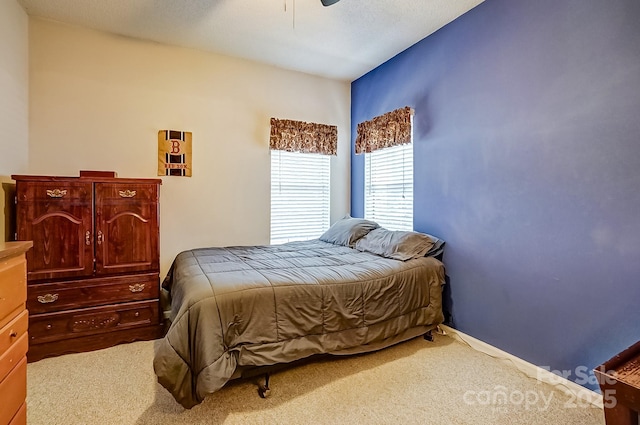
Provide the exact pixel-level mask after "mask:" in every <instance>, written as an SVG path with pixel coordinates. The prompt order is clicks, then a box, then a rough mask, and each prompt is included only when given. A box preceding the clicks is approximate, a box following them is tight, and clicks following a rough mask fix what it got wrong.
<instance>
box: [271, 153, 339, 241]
mask: <svg viewBox="0 0 640 425" xmlns="http://www.w3.org/2000/svg"><path fill="white" fill-rule="evenodd" d="M330 159H331V157H330V156H328V155H320V154H313V153H299V152H286V151H279V150H272V151H271V244H274V245H275V244H281V243H285V242H291V241H299V240H308V239H314V238H317V237H319V236H320V235H322V233H323V232H324V231H325V230H327V229H328V228H329V201H330V198H329V187H330V181H329V173H330V164H331V163H330Z"/></svg>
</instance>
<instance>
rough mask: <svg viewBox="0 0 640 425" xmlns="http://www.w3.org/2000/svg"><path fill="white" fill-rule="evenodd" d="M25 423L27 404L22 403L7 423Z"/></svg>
mask: <svg viewBox="0 0 640 425" xmlns="http://www.w3.org/2000/svg"><path fill="white" fill-rule="evenodd" d="M26 423H27V404H26V403H22V406H20V409H19V410H18V413H16V415H15V416H14V417H13V419H11V422H9V425H25V424H26Z"/></svg>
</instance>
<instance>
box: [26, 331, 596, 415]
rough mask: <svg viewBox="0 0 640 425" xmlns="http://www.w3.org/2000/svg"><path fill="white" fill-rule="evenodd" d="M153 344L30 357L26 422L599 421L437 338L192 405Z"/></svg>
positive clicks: (246, 384) (588, 410)
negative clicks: (267, 393)
mask: <svg viewBox="0 0 640 425" xmlns="http://www.w3.org/2000/svg"><path fill="white" fill-rule="evenodd" d="M153 349H154V341H148V342H136V343H132V344H123V345H119V346H116V347H112V348H108V349H106V350H99V351H94V352H91V353H81V354H71V355H66V356H61V357H56V358H50V359H44V360H41V361H39V362H36V363H30V364H29V366H28V394H27V403H28V404H27V406H28V410H27V412H28V413H27V415H28V423H29V424H30V425H40V424H61V425H62V424H64V425H74V424H82V425H88V424H114V425H115V424H154V425H155V424H447V425H448V424H509V425H515V424H545V425H547V424H562V425H571V424H576V425H591V424H594V425H595V424H598V425H602V424H604V417H603V412H602V410H601V409H598V408H595V407H593V406H591V405H586V404H585V403H583V402H580V400H576V399H572V398H571V397H569V396H567V395H565V394H563V393H562V392H560V391H558V390H555V389H554V388H553V387H552V386H550V385H548V384H543V383H539V382H537V381H536V380H534V379H531V378H528V377H526V376H525V375H524V374H522V373H521V372H519V371H518V370H517V369H515V368H514V367H513V366H512V365H511V364H509V363H508V362H506V361H505V360H499V359H494V358H492V357H490V356H487V355H486V354H483V353H480V352H477V351H475V350H473V349H472V348H470V347H468V346H466V345H464V344H463V343H460V342H458V341H456V340H454V339H452V338H451V337H448V336H442V335H436V339H435V341H434V342H427V341H425V340H424V339H422V338H416V339H413V340H410V341H407V342H405V343H402V344H399V345H396V346H394V347H390V348H387V349H385V350H381V351H378V352H375V353H370V354H366V355H358V356H351V357H339V358H335V359H331V360H321V361H314V362H311V363H308V364H304V365H300V366H296V367H293V368H290V369H287V370H284V371H280V372H278V373H276V374H274V375H273V376H272V378H271V388H272V394H271V397H269V398H267V399H261V398H260V397H258V395H257V392H256V389H257V386H256V385H255V383H254V382H252V381H251V380H237V381H233V382H232V383H230V384H228V385H227V386H226V387H225V388H223V389H222V390H220V391H218V392H216V393H214V394H212V395H210V396H209V397H207V399H206V400H205V401H204V402H203V403H202V404H200V405H198V406H196V407H194V408H193V409H191V410H185V409H183V408H182V407H181V406H180V405H178V404H177V403H176V402H175V401H174V400H173V398H172V397H171V395H170V394H169V393H168V392H167V391H166V390H165V389H164V388H162V387H161V386H160V385H159V384H157V383H156V380H155V375H154V373H153V368H152V359H153ZM501 401H502V402H503V403H500V402H501Z"/></svg>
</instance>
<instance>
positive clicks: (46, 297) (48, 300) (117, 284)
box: [27, 273, 160, 314]
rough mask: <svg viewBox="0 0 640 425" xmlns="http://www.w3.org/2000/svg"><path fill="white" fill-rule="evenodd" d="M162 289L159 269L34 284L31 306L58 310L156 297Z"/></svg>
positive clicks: (36, 310) (36, 309) (33, 310)
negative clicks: (140, 273) (142, 272)
mask: <svg viewBox="0 0 640 425" xmlns="http://www.w3.org/2000/svg"><path fill="white" fill-rule="evenodd" d="M159 291H160V289H159V280H158V275H157V274H156V273H151V274H142V275H135V276H125V277H116V278H100V279H92V280H80V281H70V282H58V283H46V284H38V285H30V286H29V291H28V292H29V294H28V298H27V308H28V309H29V311H30V312H31V314H40V313H49V312H58V311H62V310H71V309H77V308H83V307H95V306H100V305H108V304H115V303H120V302H131V301H142V300H150V299H156V298H158V296H159Z"/></svg>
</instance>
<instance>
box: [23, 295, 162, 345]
mask: <svg viewBox="0 0 640 425" xmlns="http://www.w3.org/2000/svg"><path fill="white" fill-rule="evenodd" d="M159 323H160V316H159V301H158V300H151V301H141V302H134V303H125V304H117V305H109V306H104V307H95V308H87V309H78V310H69V311H64V312H60V313H45V314H38V315H33V316H31V318H30V320H29V339H30V340H31V343H33V344H38V343H44V342H51V341H57V340H60V339H66V338H74V337H79V336H85V335H93V334H99V333H105V332H111V331H115V330H119V329H129V328H135V327H139V326H148V325H157V324H159Z"/></svg>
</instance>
